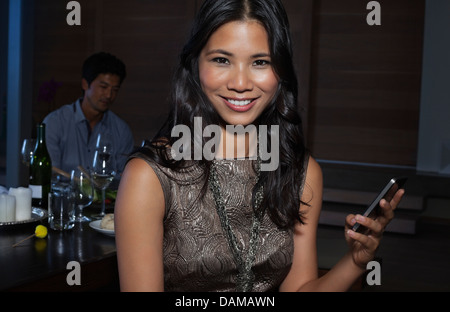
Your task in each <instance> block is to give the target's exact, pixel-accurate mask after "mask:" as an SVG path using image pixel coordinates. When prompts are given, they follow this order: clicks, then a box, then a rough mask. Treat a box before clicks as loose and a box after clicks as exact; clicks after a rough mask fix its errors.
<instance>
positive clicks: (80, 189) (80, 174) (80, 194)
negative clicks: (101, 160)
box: [70, 167, 94, 222]
mask: <svg viewBox="0 0 450 312" xmlns="http://www.w3.org/2000/svg"><path fill="white" fill-rule="evenodd" d="M70 184H71V186H72V189H73V193H74V201H75V205H76V206H77V208H78V209H77V212H76V217H75V221H77V222H87V221H91V219H90V218H88V217H86V216H84V215H83V208H85V207H87V206H89V205H90V204H92V200H93V198H94V185H93V182H92V180H91V177H90V176H89V173H88V172H86V170H84V169H83V168H80V167H79V168H77V169H74V170H72V173H71V175H70Z"/></svg>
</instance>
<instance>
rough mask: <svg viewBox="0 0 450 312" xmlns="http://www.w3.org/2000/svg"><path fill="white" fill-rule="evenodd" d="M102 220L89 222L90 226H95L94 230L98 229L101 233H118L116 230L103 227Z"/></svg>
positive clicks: (110, 234)
mask: <svg viewBox="0 0 450 312" xmlns="http://www.w3.org/2000/svg"><path fill="white" fill-rule="evenodd" d="M101 222H102V220H96V221H92V222H90V223H89V226H90V227H91V228H93V229H94V230H96V231H97V232H100V233H103V234H105V235H108V236H113V237H114V236H115V235H116V233H115V232H114V230H107V229H102V228H101V227H100V223H101Z"/></svg>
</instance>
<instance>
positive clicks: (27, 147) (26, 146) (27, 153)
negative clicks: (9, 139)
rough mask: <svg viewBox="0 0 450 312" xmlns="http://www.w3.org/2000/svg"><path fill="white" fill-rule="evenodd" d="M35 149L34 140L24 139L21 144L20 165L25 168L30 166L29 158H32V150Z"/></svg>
mask: <svg viewBox="0 0 450 312" xmlns="http://www.w3.org/2000/svg"><path fill="white" fill-rule="evenodd" d="M35 147H36V140H35V139H24V140H23V143H22V151H21V154H22V163H23V164H24V165H26V166H27V167H29V166H30V162H31V158H33V153H34V148H35Z"/></svg>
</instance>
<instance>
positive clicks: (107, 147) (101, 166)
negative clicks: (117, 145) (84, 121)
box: [91, 141, 116, 218]
mask: <svg viewBox="0 0 450 312" xmlns="http://www.w3.org/2000/svg"><path fill="white" fill-rule="evenodd" d="M99 142H100V141H98V146H97V148H96V151H95V155H94V161H93V163H92V172H91V177H92V181H93V183H94V186H95V187H96V188H98V189H99V190H101V192H102V210H101V213H100V214H99V215H97V216H96V217H97V218H103V217H104V216H105V209H106V207H105V199H106V189H107V188H108V187H109V185H110V184H111V182H112V181H113V180H114V176H115V175H116V166H115V162H114V156H113V155H112V147H111V144H109V142H106V141H104V142H102V143H99Z"/></svg>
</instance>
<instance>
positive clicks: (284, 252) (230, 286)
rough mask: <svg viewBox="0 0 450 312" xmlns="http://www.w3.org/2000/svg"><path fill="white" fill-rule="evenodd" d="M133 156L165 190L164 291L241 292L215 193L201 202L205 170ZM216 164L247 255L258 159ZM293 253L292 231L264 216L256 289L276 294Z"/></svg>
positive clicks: (255, 270)
mask: <svg viewBox="0 0 450 312" xmlns="http://www.w3.org/2000/svg"><path fill="white" fill-rule="evenodd" d="M133 157H134V158H136V157H137V158H141V159H144V160H145V161H147V163H148V164H149V165H150V166H151V167H152V168H153V170H154V171H155V173H156V175H157V176H158V178H159V181H160V183H161V186H162V189H163V192H164V197H165V218H164V244H163V249H164V250H163V256H164V287H165V291H180V292H187V291H198V292H204V291H221V292H225V291H236V277H237V274H238V270H237V267H236V264H235V262H234V259H233V254H232V252H231V250H230V247H229V244H228V242H227V238H226V235H225V233H224V230H223V229H222V226H221V223H220V219H219V216H218V214H217V211H216V208H215V202H214V199H213V195H212V193H211V191H210V189H209V188H208V190H207V192H206V195H205V196H204V197H203V198H199V197H200V196H199V194H200V192H201V190H202V187H203V186H204V173H203V171H202V169H201V168H200V167H199V166H196V165H193V166H190V167H189V168H186V169H183V170H182V171H176V172H175V171H172V170H170V169H168V168H165V167H162V166H159V165H157V164H156V163H155V162H153V161H152V160H150V159H148V158H147V157H146V156H145V155H144V154H142V153H137V154H134V156H133ZM214 161H215V162H216V168H217V173H218V177H219V181H220V185H221V189H222V196H223V198H224V201H225V207H226V213H227V216H228V219H229V223H230V225H231V228H232V230H233V232H234V235H235V236H236V239H237V241H238V245H239V249H240V250H243V251H244V255H246V254H247V251H248V249H249V241H250V235H251V228H252V221H253V211H252V203H251V198H252V195H251V194H252V189H253V187H254V185H255V183H256V173H255V169H254V162H255V161H254V160H251V159H237V160H214ZM305 164H307V160H306V161H305ZM303 183H304V182H303ZM301 190H303V185H302V187H301ZM293 251H294V247H293V233H292V231H291V230H279V229H278V228H277V226H276V225H275V224H274V223H273V222H272V221H271V220H270V218H269V217H268V216H267V214H265V216H264V217H263V220H262V222H261V225H260V231H259V240H258V245H257V249H256V256H255V260H254V262H253V268H252V271H253V273H254V275H255V279H254V284H253V289H252V291H255V292H263V291H277V289H278V286H279V285H280V284H281V282H282V281H283V279H284V278H285V277H286V275H287V274H288V272H289V269H290V267H291V263H292V257H293Z"/></svg>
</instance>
